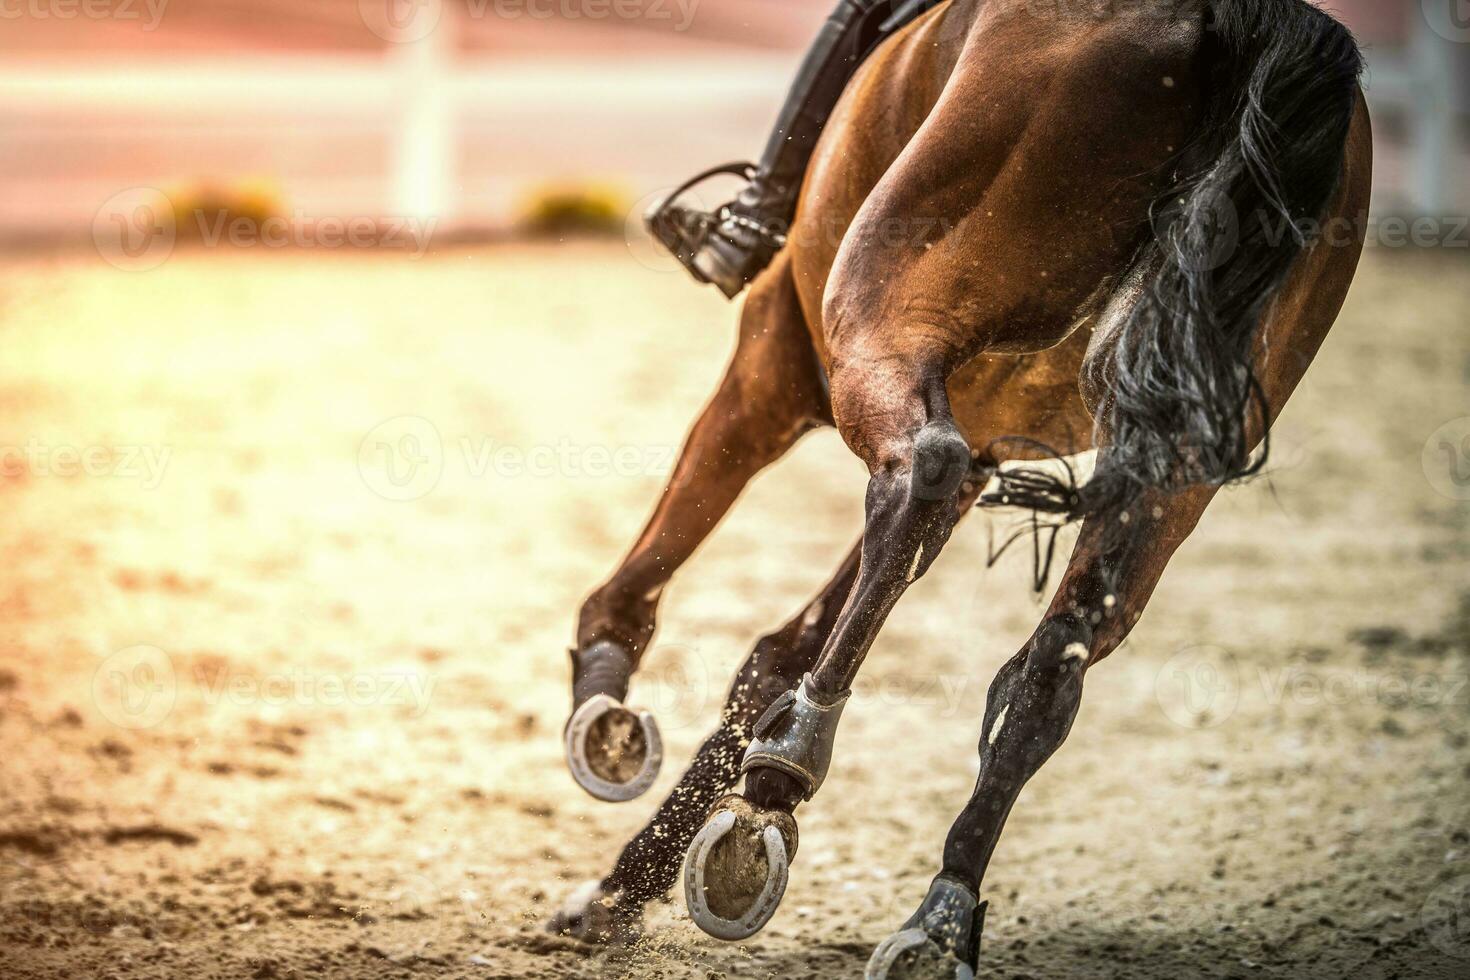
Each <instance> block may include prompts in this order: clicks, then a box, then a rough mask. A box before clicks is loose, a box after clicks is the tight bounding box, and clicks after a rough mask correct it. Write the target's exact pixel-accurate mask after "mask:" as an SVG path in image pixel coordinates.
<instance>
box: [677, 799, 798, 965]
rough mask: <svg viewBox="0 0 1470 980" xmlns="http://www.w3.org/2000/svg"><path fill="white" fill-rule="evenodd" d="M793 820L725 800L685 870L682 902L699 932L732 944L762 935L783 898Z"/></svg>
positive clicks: (793, 835)
mask: <svg viewBox="0 0 1470 980" xmlns="http://www.w3.org/2000/svg"><path fill="white" fill-rule="evenodd" d="M796 843H797V834H796V820H795V819H793V818H792V816H791V814H789V813H786V812H784V811H781V810H760V809H757V808H756V807H754V806H752V805H751V804H750V802H749V801H747V800H746V799H745V798H744V797H741V796H727V797H725V798H724V799H723V800H721V801H720V802H719V803H718V804H716V805H715V809H714V816H712V817H710V819H709V821H708V822H707V823H706V824H705V825H704V829H703V830H701V831H700V832H699V835H698V836H697V837H695V838H694V843H693V844H691V845H690V847H689V860H688V861H687V862H686V864H685V866H684V899H685V901H686V902H687V903H688V905H689V916H690V918H692V919H693V920H694V924H695V925H697V926H699V928H700V929H702V930H704V931H705V932H707V933H708V934H709V935H711V936H714V937H715V938H716V939H724V940H726V941H729V942H734V941H736V940H740V939H749V938H750V937H751V936H754V935H755V934H756V933H757V932H760V931H761V929H763V928H764V927H765V925H766V923H767V922H769V921H771V916H773V915H775V914H776V908H777V907H778V906H779V905H780V904H781V898H782V896H784V895H785V894H786V881H787V872H788V869H789V867H790V864H791V858H792V857H794V856H795V854H796Z"/></svg>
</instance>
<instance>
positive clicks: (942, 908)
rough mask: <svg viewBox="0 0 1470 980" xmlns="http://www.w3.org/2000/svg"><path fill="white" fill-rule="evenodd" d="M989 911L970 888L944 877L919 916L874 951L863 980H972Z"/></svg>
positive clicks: (934, 888) (938, 879)
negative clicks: (986, 914)
mask: <svg viewBox="0 0 1470 980" xmlns="http://www.w3.org/2000/svg"><path fill="white" fill-rule="evenodd" d="M985 910H986V906H985V904H984V903H981V902H979V901H978V900H977V898H976V896H975V893H974V892H973V891H971V890H970V888H969V887H968V886H966V885H965V884H964V883H962V882H960V881H958V880H956V879H954V878H951V877H948V876H946V875H940V876H939V877H937V878H935V879H934V882H933V884H931V885H930V886H929V893H928V895H926V896H925V898H924V901H923V904H921V905H920V906H919V910H918V911H917V912H915V913H914V914H913V915H912V916H911V917H910V918H909V920H908V922H906V923H904V927H903V928H902V929H900V930H899V931H898V932H896V933H894V934H893V935H892V936H889V937H888V938H887V939H885V940H884V941H883V942H882V943H880V944H879V945H878V948H877V949H876V950H874V951H873V956H872V958H871V959H870V960H869V961H868V967H867V970H866V971H865V972H864V978H865V980H940V978H942V980H973V978H974V976H975V970H976V968H977V967H978V965H979V959H980V934H981V932H982V931H983V930H984V926H985Z"/></svg>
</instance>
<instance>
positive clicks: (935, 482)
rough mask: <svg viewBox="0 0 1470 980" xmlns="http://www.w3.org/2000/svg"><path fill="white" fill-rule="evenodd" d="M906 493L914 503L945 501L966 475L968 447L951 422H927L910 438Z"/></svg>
mask: <svg viewBox="0 0 1470 980" xmlns="http://www.w3.org/2000/svg"><path fill="white" fill-rule="evenodd" d="M913 453H914V455H913V463H912V468H911V469H910V471H909V492H910V493H911V494H912V495H913V497H914V498H915V499H917V500H949V499H950V498H952V497H954V495H955V494H956V493H958V492H959V489H960V486H961V485H962V484H963V483H964V482H965V477H966V476H967V475H968V474H969V472H970V463H971V460H970V444H969V443H968V442H966V441H965V437H964V436H962V435H960V432H959V430H958V429H956V428H955V426H954V423H952V422H931V423H929V424H928V425H926V426H924V427H923V428H922V429H920V430H919V432H918V434H917V435H915V436H914V449H913Z"/></svg>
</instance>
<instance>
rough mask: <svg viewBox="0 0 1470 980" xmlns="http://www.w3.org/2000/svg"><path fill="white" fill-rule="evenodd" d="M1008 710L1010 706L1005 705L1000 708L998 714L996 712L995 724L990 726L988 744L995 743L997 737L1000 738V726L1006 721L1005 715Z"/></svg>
mask: <svg viewBox="0 0 1470 980" xmlns="http://www.w3.org/2000/svg"><path fill="white" fill-rule="evenodd" d="M1010 710H1011V706H1010V705H1006V706H1005V707H1004V708H1001V709H1000V714H998V715H996V716H995V724H994V725H991V726H990V739H989V741H990V744H991V745H994V744H995V740H996V739H998V738H1000V730H1001V726H1003V725H1004V724H1005V723H1006V715H1007V714H1008V713H1009V712H1010Z"/></svg>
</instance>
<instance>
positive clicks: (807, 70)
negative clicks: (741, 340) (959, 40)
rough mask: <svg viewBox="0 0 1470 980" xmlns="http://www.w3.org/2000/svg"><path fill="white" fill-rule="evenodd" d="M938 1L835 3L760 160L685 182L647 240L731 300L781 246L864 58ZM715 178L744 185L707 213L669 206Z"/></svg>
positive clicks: (651, 219)
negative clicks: (817, 153)
mask: <svg viewBox="0 0 1470 980" xmlns="http://www.w3.org/2000/svg"><path fill="white" fill-rule="evenodd" d="M939 2H940V0H904V2H899V3H895V0H840V2H839V3H838V6H837V9H836V10H834V11H833V12H832V14H831V16H830V17H828V18H827V22H826V23H825V24H824V25H823V26H822V30H821V32H820V33H819V34H818V35H817V39H816V41H815V42H813V44H812V47H811V49H810V50H809V51H808V52H807V55H806V60H805V61H803V62H802V65H801V69H800V71H798V72H797V75H796V81H795V82H794V83H793V84H792V87H791V91H790V93H789V94H788V95H787V97H786V104H785V106H783V107H782V109H781V114H780V116H779V117H778V118H777V120H776V129H775V131H774V132H773V133H772V134H771V138H770V141H769V142H768V143H767V144H766V149H765V153H764V154H763V155H762V156H761V162H760V163H759V164H758V165H757V164H732V165H729V166H724V167H716V168H715V169H713V170H709V171H706V172H705V173H702V174H700V175H699V176H697V177H695V178H694V179H692V180H690V181H689V182H688V183H686V184H685V185H684V186H683V187H680V188H679V189H678V190H676V191H675V192H674V193H673V194H671V195H669V196H668V197H667V198H666V199H664V201H663V202H662V203H661V204H659V205H657V206H656V207H655V208H654V209H653V210H652V211H650V212H649V214H648V217H647V219H646V220H647V223H648V229H649V231H650V232H651V233H652V234H653V237H654V238H656V239H658V241H659V242H661V243H662V244H663V245H664V247H666V248H667V249H668V250H669V251H670V252H671V253H673V255H674V257H675V258H677V259H678V260H679V261H680V262H681V263H683V264H684V266H685V267H686V268H688V269H689V271H690V272H691V273H693V275H694V278H695V279H697V280H699V281H700V282H708V283H713V284H714V285H715V286H717V287H719V289H720V291H721V292H723V293H724V294H725V295H726V296H728V297H732V298H733V297H734V296H735V295H736V294H738V293H739V292H740V291H741V290H743V289H744V288H745V286H746V284H747V283H748V282H750V280H751V279H753V278H755V276H756V275H757V274H758V273H759V272H760V271H761V270H762V269H764V268H765V267H766V266H767V265H769V264H770V262H771V259H772V258H774V257H775V255H776V253H777V252H778V251H780V249H781V247H782V246H783V245H785V244H786V230H787V228H788V227H789V226H790V224H791V219H792V217H793V216H794V214H795V211H796V199H797V195H798V194H799V193H800V191H801V181H802V178H803V177H804V176H805V174H806V168H807V164H808V163H809V162H810V161H811V157H812V153H813V151H814V150H815V149H816V145H817V138H818V137H819V136H820V135H821V134H822V128H823V127H824V126H825V125H826V123H827V118H828V117H829V116H830V115H831V114H832V110H833V108H834V107H836V105H837V100H838V99H839V98H840V97H841V95H842V90H843V89H844V88H845V87H846V86H847V83H848V81H849V80H850V79H851V78H852V76H853V74H854V73H855V72H856V71H857V69H858V66H859V65H861V64H862V61H863V58H864V57H866V56H867V54H868V53H869V52H870V51H872V49H873V47H874V46H875V45H876V44H877V43H878V42H879V41H882V40H883V39H884V38H886V37H888V36H889V35H891V34H893V33H894V32H895V31H897V30H898V29H899V28H901V27H903V26H904V25H905V24H907V23H909V22H910V21H912V20H914V19H915V18H916V17H918V16H919V15H920V14H922V13H924V12H925V11H926V10H928V9H929V8H931V7H933V6H936V5H937V4H938V3H939ZM895 8H896V9H895ZM716 174H738V175H740V176H743V177H745V178H746V179H747V180H748V181H749V183H748V184H747V185H746V187H745V189H744V190H742V191H741V192H740V194H739V195H738V196H737V197H736V198H735V200H733V201H731V202H730V203H729V204H726V205H725V206H724V207H722V208H720V209H718V210H717V211H716V212H715V213H714V214H708V213H705V212H703V211H697V210H694V209H691V208H685V207H681V206H679V205H677V204H675V203H674V202H675V200H676V199H677V198H678V197H679V196H680V195H681V194H683V193H684V192H685V191H687V190H688V189H689V188H691V187H693V186H694V185H695V184H697V183H699V182H700V181H702V180H705V179H706V178H708V177H712V176H714V175H716Z"/></svg>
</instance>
